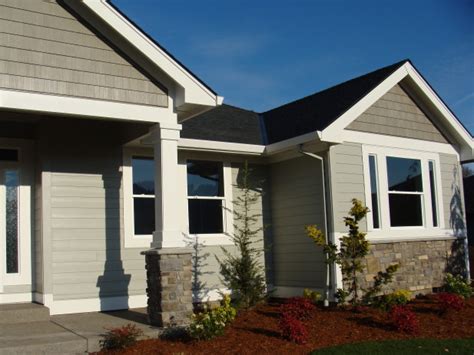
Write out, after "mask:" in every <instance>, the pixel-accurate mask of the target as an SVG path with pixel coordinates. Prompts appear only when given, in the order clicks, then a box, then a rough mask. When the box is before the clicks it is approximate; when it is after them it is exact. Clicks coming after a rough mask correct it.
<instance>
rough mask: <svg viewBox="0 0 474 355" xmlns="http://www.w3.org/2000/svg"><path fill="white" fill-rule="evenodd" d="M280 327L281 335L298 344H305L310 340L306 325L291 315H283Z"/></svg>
mask: <svg viewBox="0 0 474 355" xmlns="http://www.w3.org/2000/svg"><path fill="white" fill-rule="evenodd" d="M278 326H279V328H280V331H281V335H282V336H283V337H284V338H286V339H288V340H290V341H293V342H295V343H297V344H304V343H306V341H307V340H308V331H307V330H306V328H305V326H304V324H303V323H302V322H301V321H300V320H298V319H296V318H294V317H292V316H291V315H289V314H283V315H282V317H281V318H280V322H279V323H278Z"/></svg>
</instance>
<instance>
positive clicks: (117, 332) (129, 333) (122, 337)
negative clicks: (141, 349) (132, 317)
mask: <svg viewBox="0 0 474 355" xmlns="http://www.w3.org/2000/svg"><path fill="white" fill-rule="evenodd" d="M142 335H143V331H142V330H141V329H139V328H137V327H136V326H135V325H134V324H127V325H125V326H123V327H120V328H112V329H108V331H107V332H106V333H105V334H103V335H102V338H103V339H101V340H100V341H99V344H100V348H101V349H102V350H123V349H125V348H127V347H129V346H132V345H133V344H135V343H136V342H137V340H138V338H139V337H141V336H142Z"/></svg>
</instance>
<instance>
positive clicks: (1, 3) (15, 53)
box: [0, 0, 168, 107]
mask: <svg viewBox="0 0 474 355" xmlns="http://www.w3.org/2000/svg"><path fill="white" fill-rule="evenodd" d="M0 34H1V35H0V88H5V89H14V90H21V91H28V92H38V93H46V94H55V95H65V96H73V97H81V98H89V99H100V100H108V101H119V102H126V103H134V104H143V105H153V106H164V107H166V106H167V105H168V97H167V94H166V92H165V91H164V90H163V89H162V88H160V87H159V86H157V85H155V84H154V83H153V82H152V81H151V80H150V79H149V78H147V77H146V76H145V75H143V74H142V73H141V72H140V71H139V70H137V69H136V68H135V67H134V66H133V65H132V64H130V63H129V62H128V61H127V60H126V59H125V58H123V57H122V56H121V54H119V53H118V52H116V51H115V50H114V49H113V48H111V47H110V46H109V45H108V44H107V43H105V42H104V41H103V40H102V39H100V38H99V37H98V36H96V35H95V34H94V33H93V32H92V31H91V30H89V29H88V28H87V27H86V26H85V25H83V24H82V23H81V22H80V21H79V20H78V19H76V18H75V17H74V16H73V15H71V14H70V13H69V12H68V11H66V10H65V9H64V8H62V7H61V6H60V5H58V4H57V3H56V1H25V0H24V1H12V0H0Z"/></svg>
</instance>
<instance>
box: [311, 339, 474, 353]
mask: <svg viewBox="0 0 474 355" xmlns="http://www.w3.org/2000/svg"><path fill="white" fill-rule="evenodd" d="M312 354H316V355H338V354H344V355H350V354H370V355H373V354H384V355H386V354H403V355H410V354H469V355H473V354H474V338H472V339H446V340H439V339H410V340H386V341H378V342H365V343H354V344H346V345H341V346H335V347H331V348H324V349H319V350H315V351H314V352H313V353H312Z"/></svg>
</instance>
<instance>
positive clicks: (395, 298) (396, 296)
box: [376, 290, 411, 311]
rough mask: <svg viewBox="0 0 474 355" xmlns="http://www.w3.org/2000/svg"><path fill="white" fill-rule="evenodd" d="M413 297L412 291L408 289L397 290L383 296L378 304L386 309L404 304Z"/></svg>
mask: <svg viewBox="0 0 474 355" xmlns="http://www.w3.org/2000/svg"><path fill="white" fill-rule="evenodd" d="M410 298H411V292H410V291H408V290H397V291H395V292H392V293H389V294H388V295H383V296H381V297H380V298H379V299H378V301H377V302H376V305H377V306H378V307H380V308H382V309H383V310H385V311H388V310H390V309H391V308H392V307H394V306H402V305H405V304H407V303H408V301H410Z"/></svg>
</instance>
